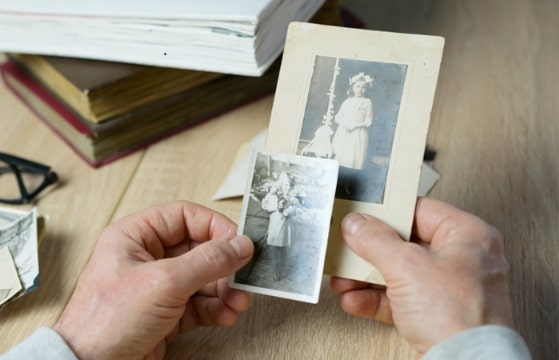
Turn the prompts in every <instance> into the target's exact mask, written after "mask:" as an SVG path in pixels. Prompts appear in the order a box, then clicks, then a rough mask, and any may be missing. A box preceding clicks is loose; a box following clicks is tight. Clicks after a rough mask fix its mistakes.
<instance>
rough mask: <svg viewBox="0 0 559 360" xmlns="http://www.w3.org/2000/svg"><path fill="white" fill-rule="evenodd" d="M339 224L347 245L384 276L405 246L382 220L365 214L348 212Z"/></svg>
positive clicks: (398, 236)
mask: <svg viewBox="0 0 559 360" xmlns="http://www.w3.org/2000/svg"><path fill="white" fill-rule="evenodd" d="M341 226H342V235H343V237H344V239H345V241H346V243H347V244H348V246H349V247H350V248H351V249H352V250H353V251H354V252H355V253H356V254H357V255H359V256H360V257H362V258H363V259H365V260H367V261H368V262H370V263H371V264H373V265H374V266H375V267H376V268H377V269H379V271H380V272H381V273H382V274H383V276H385V277H386V273H387V272H389V271H390V269H391V268H392V267H393V263H394V260H395V259H397V258H398V257H399V256H400V254H401V251H402V250H403V248H404V247H405V243H404V241H403V240H402V238H401V237H400V235H398V233H397V232H396V231H395V230H394V229H392V228H391V227H390V226H388V225H386V224H385V223H383V222H382V221H380V220H378V219H376V218H374V217H372V216H370V215H366V214H357V213H353V214H348V215H346V216H345V217H344V219H343V220H342V225H341Z"/></svg>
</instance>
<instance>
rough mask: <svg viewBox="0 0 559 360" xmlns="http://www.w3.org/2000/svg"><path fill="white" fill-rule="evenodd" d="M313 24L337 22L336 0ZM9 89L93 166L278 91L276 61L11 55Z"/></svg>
mask: <svg viewBox="0 0 559 360" xmlns="http://www.w3.org/2000/svg"><path fill="white" fill-rule="evenodd" d="M311 21H312V22H316V23H322V24H330V25H339V24H340V20H339V16H338V7H337V1H336V0H329V1H327V2H326V3H325V4H324V5H323V6H322V8H321V9H320V10H319V11H318V12H317V13H316V14H315V15H314V17H313V18H312V20H311ZM7 55H8V56H7V57H8V60H7V61H6V62H5V63H4V64H2V65H1V66H0V70H1V73H2V77H3V79H4V81H5V83H6V84H7V86H8V88H9V89H11V90H12V91H13V92H14V93H15V94H16V95H17V96H18V97H19V98H20V99H21V100H22V101H23V102H24V103H26V104H27V105H28V106H29V107H30V108H31V109H32V110H33V111H34V112H35V113H36V114H37V115H38V116H39V118H40V119H42V120H43V121H44V122H45V123H46V124H47V125H48V126H49V127H50V128H52V130H54V131H55V132H56V133H57V134H58V135H59V136H60V137H61V138H62V139H63V140H64V141H65V142H66V143H67V144H68V145H70V146H71V147H72V149H74V150H75V152H76V153H77V154H78V155H79V156H81V157H82V158H83V159H84V160H85V161H87V162H88V163H89V164H90V165H91V166H93V167H99V166H101V165H103V164H107V163H109V162H111V161H114V160H116V159H118V158H120V157H122V156H124V155H126V154H129V153H131V152H133V151H135V150H138V149H141V148H144V147H146V146H148V145H149V144H151V143H153V142H155V141H158V140H161V139H163V138H165V137H167V136H170V135H172V134H175V133H177V132H178V131H181V130H183V129H186V128H188V127H189V126H192V125H193V124H196V123H199V122H201V121H203V120H205V119H209V118H211V117H214V116H217V115H219V114H221V113H223V112H225V111H227V110H230V109H232V108H234V107H237V106H240V105H242V104H244V103H247V102H249V101H252V100H254V99H257V98H258V97H261V96H264V95H268V94H271V93H273V91H274V89H275V86H276V81H277V76H278V71H279V60H276V61H275V63H274V64H272V66H271V67H270V68H268V69H267V71H265V72H264V74H262V75H261V76H256V77H252V76H243V75H235V74H225V73H219V72H209V71H199V70H184V69H177V68H170V67H153V66H145V65H137V64H129V63H122V62H106V61H99V60H86V59H78V58H66V57H55V56H46V55H30V54H23V53H8V54H7Z"/></svg>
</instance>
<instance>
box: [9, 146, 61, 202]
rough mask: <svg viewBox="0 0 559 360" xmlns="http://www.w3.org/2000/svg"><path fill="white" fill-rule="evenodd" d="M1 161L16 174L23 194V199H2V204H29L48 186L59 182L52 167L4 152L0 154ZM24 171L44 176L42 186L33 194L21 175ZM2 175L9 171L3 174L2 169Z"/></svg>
mask: <svg viewBox="0 0 559 360" xmlns="http://www.w3.org/2000/svg"><path fill="white" fill-rule="evenodd" d="M0 160H2V161H4V162H5V163H6V164H8V166H9V167H10V169H11V171H12V172H13V173H14V174H15V176H16V179H17V184H18V187H19V191H20V194H21V197H20V198H19V199H0V202H1V203H4V204H13V205H21V204H28V203H29V202H31V200H32V199H33V198H35V197H36V196H37V195H38V194H39V193H40V192H41V191H43V190H44V189H45V188H46V187H47V186H49V185H51V184H54V183H55V182H57V181H58V175H57V174H56V173H55V172H54V171H52V170H51V167H50V166H48V165H43V164H40V163H38V162H35V161H31V160H27V159H24V158H21V157H19V156H15V155H10V154H7V153H3V152H0ZM23 171H27V172H30V173H36V174H44V179H43V181H42V182H41V184H40V185H39V186H38V187H37V188H36V189H35V190H33V191H32V192H31V193H29V192H28V191H27V188H26V187H25V184H24V182H23V178H22V174H21V173H22V172H23ZM2 173H7V171H5V172H2V169H0V175H2Z"/></svg>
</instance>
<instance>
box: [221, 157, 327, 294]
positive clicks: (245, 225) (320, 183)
mask: <svg viewBox="0 0 559 360" xmlns="http://www.w3.org/2000/svg"><path fill="white" fill-rule="evenodd" d="M252 164H253V165H252V166H251V169H252V170H251V171H252V174H251V176H250V181H249V183H248V184H247V191H246V193H245V195H244V198H243V211H242V218H241V221H240V222H239V233H240V234H244V235H247V236H248V237H250V238H251V239H252V241H253V242H254V245H255V253H254V257H253V259H252V260H251V262H250V263H249V264H248V265H246V266H245V267H244V268H242V269H241V270H239V271H238V272H237V273H236V274H235V275H234V276H233V277H232V278H231V279H230V285H231V286H232V287H235V288H240V289H245V290H248V291H251V292H255V293H260V294H266V295H272V296H278V297H283V298H289V299H293V300H299V301H305V302H311V303H316V302H318V294H319V291H320V284H321V279H322V273H323V267H324V258H325V253H326V246H327V239H328V232H329V227H330V219H331V215H332V206H333V202H334V192H335V188H336V182H337V174H338V163H337V161H335V160H329V159H318V158H311V157H304V156H298V155H289V154H280V153H264V152H255V153H254V156H253V162H252Z"/></svg>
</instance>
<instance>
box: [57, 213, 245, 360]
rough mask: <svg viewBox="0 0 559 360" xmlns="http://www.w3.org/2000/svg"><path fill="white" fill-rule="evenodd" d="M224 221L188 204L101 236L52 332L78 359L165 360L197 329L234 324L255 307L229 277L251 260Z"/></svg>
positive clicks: (140, 216) (138, 217) (141, 216)
mask: <svg viewBox="0 0 559 360" xmlns="http://www.w3.org/2000/svg"><path fill="white" fill-rule="evenodd" d="M236 230H237V227H236V225H235V224H234V223H233V222H232V221H231V220H229V219H228V218H226V217H225V216H223V215H221V214H218V213H216V212H213V211H211V210H210V209H207V208H205V207H202V206H199V205H195V204H192V203H188V202H174V203H170V204H166V205H161V206H156V207H153V208H150V209H147V210H144V211H142V212H139V213H137V214H135V215H131V216H128V217H125V218H123V219H120V220H118V221H116V222H115V223H113V224H111V225H110V226H108V227H107V228H106V229H105V230H104V231H103V233H102V234H101V236H100V238H99V241H98V243H97V245H96V247H95V250H94V251H93V254H92V256H91V259H90V261H89V263H88V264H87V266H86V268H85V270H84V271H83V273H82V275H81V276H80V278H79V280H78V283H77V287H76V289H75V291H74V294H73V295H72V297H71V299H70V302H69V303H68V305H67V307H66V309H65V310H64V312H63V314H62V316H61V318H60V320H59V321H58V323H57V324H56V325H55V326H54V329H55V330H56V331H57V332H58V333H59V334H60V335H62V337H63V338H64V339H65V340H66V341H67V343H68V344H69V346H70V347H71V348H72V350H73V351H74V352H75V354H76V355H77V356H78V357H79V358H80V359H143V358H150V359H162V358H163V356H164V354H165V347H166V342H167V341H169V340H172V339H173V337H175V336H176V335H177V334H180V333H183V332H186V331H189V330H192V329H195V328H196V327H198V326H224V327H228V326H232V325H234V324H235V321H236V319H237V314H238V313H239V312H243V311H246V310H247V309H248V308H249V306H250V297H249V296H248V294H247V293H246V292H244V291H240V290H233V289H230V288H228V286H227V279H226V277H227V276H228V275H230V274H232V273H233V272H235V271H236V270H238V269H240V268H241V267H242V266H244V265H245V264H246V263H247V262H248V261H249V260H250V258H251V257H252V254H253V250H254V249H253V244H252V242H251V241H250V239H248V238H247V237H244V236H235V234H236Z"/></svg>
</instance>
